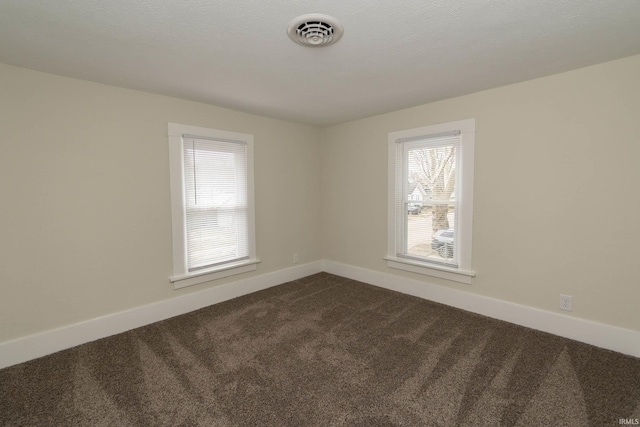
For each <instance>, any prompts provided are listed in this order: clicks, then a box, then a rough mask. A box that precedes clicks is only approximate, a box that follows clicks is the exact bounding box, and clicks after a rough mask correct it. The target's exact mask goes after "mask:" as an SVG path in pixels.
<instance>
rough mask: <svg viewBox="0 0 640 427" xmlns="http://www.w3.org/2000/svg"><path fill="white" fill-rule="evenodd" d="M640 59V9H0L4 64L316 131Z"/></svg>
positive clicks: (183, 2)
mask: <svg viewBox="0 0 640 427" xmlns="http://www.w3.org/2000/svg"><path fill="white" fill-rule="evenodd" d="M312 12H317V13H325V14H329V15H332V16H334V17H336V18H337V19H338V20H340V21H341V22H342V24H343V25H344V28H345V33H344V36H343V38H342V40H340V42H339V43H337V44H336V45H333V46H330V47H326V48H317V49H310V48H305V47H302V46H299V45H296V44H295V43H293V42H292V41H291V40H289V38H288V37H287V35H286V28H287V24H288V23H289V22H290V21H291V20H292V19H293V18H295V17H296V16H298V15H302V14H306V13H312ZM638 53H640V1H639V0H597V1H596V0H504V1H499V0H457V1H456V0H431V1H424V0H419V1H418V0H397V1H389V0H384V1H382V0H366V1H365V0H349V1H345V0H325V1H299V0H280V1H263V0H236V1H221V0H208V1H203V0H180V1H177V0H136V1H131V0H56V1H43V0H0V62H3V63H6V64H12V65H17V66H21V67H26V68H31V69H35V70H40V71H45V72H49V73H54V74H60V75H65V76H70V77H75V78H79V79H84V80H91V81H96V82H101V83H106V84H110V85H115V86H122V87H127V88H133V89H140V90H144V91H149V92H154V93H159V94H165V95H170V96H175V97H179V98H185V99H191V100H196V101H201V102H205V103H210V104H215V105H219V106H223V107H229V108H233V109H237V110H241V111H246V112H250V113H256V114H261V115H266V116H270V117H276V118H282V119H287V120H292V121H298V122H303V123H309V124H314V125H329V124H334V123H339V122H344V121H347V120H352V119H357V118H361V117H367V116H371V115H374V114H379V113H384V112H388V111H393V110H397V109H400V108H405V107H410V106H414V105H419V104H424V103H427V102H431V101H435V100H439V99H444V98H449V97H452V96H457V95H462V94H467V93H471V92H476V91H479V90H483V89H488V88H491V87H497V86H501V85H505V84H509V83H514V82H519V81H523V80H528V79H532V78H536V77H541V76H545V75H549V74H554V73H558V72H562V71H566V70H570V69H575V68H579V67H583V66H587V65H591V64H596V63H600V62H605V61H609V60H613V59H617V58H622V57H625V56H630V55H634V54H638Z"/></svg>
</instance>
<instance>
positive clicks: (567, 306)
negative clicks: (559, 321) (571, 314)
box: [560, 294, 573, 311]
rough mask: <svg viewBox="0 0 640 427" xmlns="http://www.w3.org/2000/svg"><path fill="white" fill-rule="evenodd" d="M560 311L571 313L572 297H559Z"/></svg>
mask: <svg viewBox="0 0 640 427" xmlns="http://www.w3.org/2000/svg"><path fill="white" fill-rule="evenodd" d="M560 310H566V311H573V297H572V296H571V295H562V294H561V295H560Z"/></svg>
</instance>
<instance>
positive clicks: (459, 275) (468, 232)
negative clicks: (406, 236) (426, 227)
mask: <svg viewBox="0 0 640 427" xmlns="http://www.w3.org/2000/svg"><path fill="white" fill-rule="evenodd" d="M456 131H457V132H460V150H459V151H460V152H459V153H457V156H459V157H460V158H459V161H460V165H461V170H460V175H459V176H460V179H459V182H456V190H455V191H456V204H457V205H456V211H457V219H456V233H458V242H459V248H457V249H456V250H457V251H458V267H453V266H445V265H439V264H436V263H430V262H428V261H422V260H417V259H413V258H405V257H399V256H398V253H399V252H400V248H398V244H399V243H398V242H399V241H401V240H402V239H400V238H399V237H400V236H398V235H397V233H398V230H402V229H403V227H399V226H398V225H399V224H400V222H399V221H406V217H407V212H406V209H405V210H404V211H401V210H400V209H398V207H397V204H396V191H398V190H397V188H398V185H397V183H396V176H397V173H396V172H397V171H396V167H397V165H398V164H399V163H398V162H397V160H398V159H397V158H396V156H397V151H398V150H397V149H396V147H397V142H398V141H399V140H406V139H413V138H420V137H425V138H428V137H429V136H431V135H438V134H444V133H449V132H456ZM475 132H476V122H475V119H466V120H459V121H455V122H449V123H442V124H437V125H432V126H425V127H419V128H414V129H406V130H401V131H397V132H390V133H389V140H388V141H389V145H388V149H389V156H388V160H389V163H388V193H387V194H388V216H387V218H388V224H387V226H388V228H387V230H388V231H387V239H388V240H387V255H386V256H385V257H384V259H385V260H387V266H388V267H390V268H395V269H400V270H405V271H411V272H413V273H419V274H424V275H427V276H433V277H439V278H442V279H448V280H453V281H456V282H461V283H466V284H471V282H472V278H473V277H475V275H476V273H475V272H474V271H473V269H472V265H471V248H472V235H473V233H472V227H473V169H474V149H475ZM402 164H403V165H404V163H402ZM403 167H406V166H403ZM403 216H404V218H403ZM403 224H404V223H403Z"/></svg>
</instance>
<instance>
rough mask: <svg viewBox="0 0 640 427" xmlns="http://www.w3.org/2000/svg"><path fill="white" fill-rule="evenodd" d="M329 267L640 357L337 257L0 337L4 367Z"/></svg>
mask: <svg viewBox="0 0 640 427" xmlns="http://www.w3.org/2000/svg"><path fill="white" fill-rule="evenodd" d="M321 271H326V272H327V273H331V274H335V275H338V276H342V277H346V278H349V279H354V280H358V281H361V282H364V283H369V284H371V285H375V286H380V287H382V288H387V289H390V290H393V291H397V292H401V293H403V294H408V295H413V296H417V297H420V298H424V299H427V300H430V301H435V302H439V303H442V304H446V305H449V306H452V307H457V308H461V309H463V310H467V311H470V312H473V313H478V314H482V315H484V316H487V317H492V318H494V319H499V320H504V321H507V322H510V323H515V324H517V325H521V326H526V327H529V328H532V329H536V330H539V331H544V332H548V333H551V334H554V335H559V336H562V337H565V338H569V339H573V340H576V341H580V342H584V343H587V344H591V345H595V346H597V347H601V348H606V349H609V350H613V351H617V352H619V353H624V354H628V355H631V356H635V357H640V332H638V331H633V330H630V329H624V328H619V327H616V326H611V325H606V324H603V323H598V322H593V321H590V320H585V319H580V318H577V317H572V316H567V315H564V314H560V313H553V312H550V311H546V310H541V309H537V308H533V307H529V306H524V305H520V304H515V303H511V302H507V301H503V300H499V299H495V298H489V297H485V296H481V295H476V294H472V293H469V292H464V291H460V290H456V289H452V288H447V287H444V286H439V285H434V284H431V283H426V282H422V281H418V280H413V279H408V278H405V277H401V276H396V275H392V274H388V273H383V272H379V271H374V270H369V269H365V268H361V267H354V266H352V265H347V264H341V263H338V262H335V261H328V260H324V261H315V262H311V263H307V264H302V265H299V266H295V267H291V268H286V269H283V270H278V271H274V272H271V273H267V274H263V275H259V276H254V277H250V278H247V279H243V280H238V281H236V282H231V283H226V284H224V285H220V286H216V287H212V288H208V289H204V290H202V291H198V292H194V293H190V294H187V295H181V296H179V297H175V298H171V299H168V300H164V301H159V302H156V303H153V304H148V305H145V306H141V307H136V308H133V309H130V310H126V311H121V312H118V313H113V314H109V315H106V316H102V317H98V318H95V319H90V320H87V321H84V322H80V323H76V324H73V325H69V326H64V327H61V328H57V329H52V330H49V331H44V332H41V333H38V334H34V335H29V336H26V337H22V338H18V339H15V340H12V341H7V342H4V343H0V369H2V368H4V367H7V366H11V365H15V364H18V363H22V362H26V361H28V360H32V359H36V358H38V357H42V356H46V355H48V354H51V353H55V352H57V351H61V350H64V349H67V348H71V347H74V346H77V345H80V344H84V343H87V342H90V341H95V340H97V339H100V338H105V337H108V336H111V335H115V334H119V333H122V332H126V331H128V330H131V329H135V328H139V327H141V326H145V325H148V324H151V323H154V322H158V321H160V320H164V319H168V318H170V317H174V316H178V315H180V314H184V313H188V312H191V311H194V310H198V309H200V308H204V307H207V306H210V305H213V304H217V303H220V302H223V301H227V300H230V299H233V298H236V297H239V296H242V295H246V294H250V293H252V292H257V291H260V290H262V289H267V288H270V287H272V286H276V285H279V284H282V283H286V282H289V281H292V280H296V279H300V278H302V277H306V276H310V275H312V274H316V273H319V272H321Z"/></svg>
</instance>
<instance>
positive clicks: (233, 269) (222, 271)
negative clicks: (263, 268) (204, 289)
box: [169, 258, 260, 289]
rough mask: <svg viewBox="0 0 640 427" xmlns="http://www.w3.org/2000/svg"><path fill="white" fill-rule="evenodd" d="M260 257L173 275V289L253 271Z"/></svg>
mask: <svg viewBox="0 0 640 427" xmlns="http://www.w3.org/2000/svg"><path fill="white" fill-rule="evenodd" d="M259 262H260V260H259V259H257V258H254V259H247V260H242V261H238V262H234V263H229V264H224V265H220V266H217V267H215V268H211V269H208V270H202V271H197V272H193V273H187V274H183V275H180V276H171V278H170V279H169V280H171V282H172V283H173V289H180V288H185V287H187V286H193V285H197V284H199V283H204V282H209V281H211V280H216V279H222V278H223V277H228V276H233V275H236V274H241V273H246V272H248V271H253V270H255V269H256V268H257V266H256V264H258V263H259Z"/></svg>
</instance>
